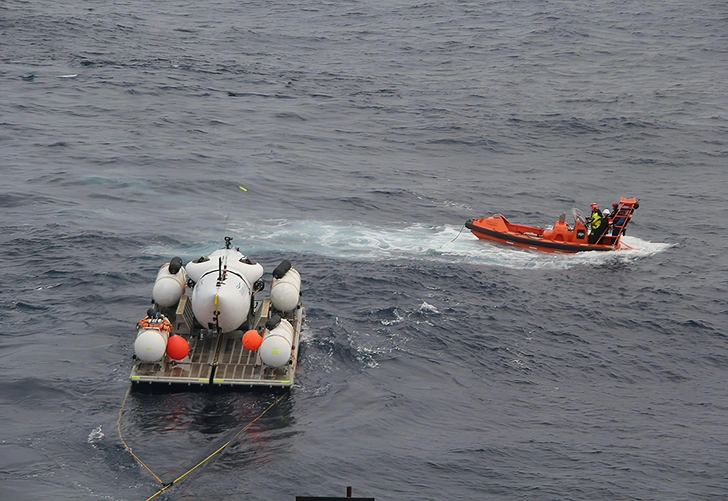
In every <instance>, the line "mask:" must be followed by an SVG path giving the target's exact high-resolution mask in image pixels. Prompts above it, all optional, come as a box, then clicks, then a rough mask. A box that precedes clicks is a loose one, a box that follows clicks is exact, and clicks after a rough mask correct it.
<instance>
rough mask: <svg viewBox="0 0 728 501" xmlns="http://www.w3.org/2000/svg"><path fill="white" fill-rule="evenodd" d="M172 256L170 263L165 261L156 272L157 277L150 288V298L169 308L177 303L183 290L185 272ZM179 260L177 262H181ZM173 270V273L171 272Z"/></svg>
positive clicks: (185, 277)
mask: <svg viewBox="0 0 728 501" xmlns="http://www.w3.org/2000/svg"><path fill="white" fill-rule="evenodd" d="M177 259H179V258H174V259H173V260H172V261H171V262H170V263H165V264H164V265H162V267H161V268H160V269H159V273H157V279H156V280H155V282H154V288H153V289H152V299H154V302H155V303H157V304H158V305H159V306H161V307H163V308H169V307H171V306H174V305H176V304H177V303H179V300H180V298H181V297H182V294H184V291H185V284H186V283H187V273H185V269H184V268H182V267H181V266H177V263H176V262H175V260H177ZM181 262H182V261H181V260H180V261H179V263H180V264H181ZM172 272H174V273H172Z"/></svg>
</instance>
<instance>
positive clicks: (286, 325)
mask: <svg viewBox="0 0 728 501" xmlns="http://www.w3.org/2000/svg"><path fill="white" fill-rule="evenodd" d="M292 346H293V326H292V325H291V324H290V322H289V321H288V320H286V319H285V318H284V319H281V323H279V324H278V325H277V326H276V327H275V328H273V329H272V330H270V331H268V330H266V332H265V334H264V335H263V342H262V343H261V344H260V348H259V349H258V353H260V359H261V360H262V361H263V363H264V364H265V365H270V366H271V367H282V366H284V365H286V364H287V363H288V361H289V360H290V359H291V347H292Z"/></svg>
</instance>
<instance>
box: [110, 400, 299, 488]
mask: <svg viewBox="0 0 728 501" xmlns="http://www.w3.org/2000/svg"><path fill="white" fill-rule="evenodd" d="M289 392H290V391H286V392H285V393H284V394H283V395H281V396H280V397H278V399H276V401H275V402H273V403H272V404H270V405H269V406H268V407H267V408H266V409H265V410H264V411H263V412H261V413H260V414H258V416H257V417H256V418H255V419H253V420H252V421H251V422H250V423H248V424H246V425H245V426H243V427H242V428H240V430H238V432H237V433H235V435H233V437H232V438H231V439H230V440H228V441H227V442H225V443H224V444H223V445H221V446H220V447H219V448H218V449H217V450H216V451H215V452H213V453H212V454H210V455H209V456H207V457H206V458H205V459H203V460H202V461H200V462H199V463H197V464H196V465H195V466H193V467H192V468H190V469H189V470H187V471H186V472H184V473H183V474H182V475H180V476H179V477H177V478H175V479H174V480H172V481H171V482H170V483H168V484H165V483H164V482H162V479H161V478H159V477H158V476H157V475H156V474H155V473H154V472H153V471H152V470H151V469H150V468H149V467H148V466H147V465H146V464H144V461H142V460H141V459H139V457H138V456H137V455H136V454H134V453H133V452H132V450H131V447H129V446H128V445H127V444H126V442H125V441H124V437H122V435H121V416H122V415H123V414H124V406H125V405H126V400H127V399H128V398H129V393H131V387H129V388H128V389H127V390H126V395H124V401H123V402H122V403H121V409H119V418H118V419H117V420H116V429H117V430H118V431H119V440H121V443H122V444H124V448H125V449H126V451H127V452H128V453H129V454H131V455H132V457H133V458H134V459H136V461H137V463H139V464H140V465H142V466H143V467H144V469H146V470H147V471H148V472H149V473H150V474H151V475H152V476H153V477H154V478H155V479H156V480H157V482H159V483H160V484H162V485H163V487H162V488H161V489H159V490H158V491H157V492H156V493H155V494H154V495H153V496H151V497H149V498H147V499H146V501H149V500H150V499H154V498H156V497H157V496H159V495H160V494H161V493H163V492H164V491H166V490H167V489H169V488H170V487H172V486H173V485H174V484H176V483H177V482H179V481H180V480H182V479H183V478H185V477H186V476H187V475H189V474H190V473H192V472H193V471H195V470H196V469H197V468H199V467H200V466H202V465H203V464H205V463H206V462H208V461H209V460H210V459H212V458H213V457H215V456H216V455H217V454H219V453H220V452H221V451H222V450H223V449H225V447H227V446H228V445H230V444H231V443H232V442H233V440H235V439H236V438H238V437H239V436H240V434H241V433H243V432H244V431H245V430H247V429H248V428H250V427H251V426H252V425H253V423H255V422H256V421H257V420H259V419H260V418H262V417H263V416H264V415H265V413H266V412H268V411H269V410H271V409H272V408H273V406H274V405H276V404H277V403H279V402H280V401H281V400H283V398H284V397H286V395H288V393H289Z"/></svg>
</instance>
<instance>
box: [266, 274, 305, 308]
mask: <svg viewBox="0 0 728 501" xmlns="http://www.w3.org/2000/svg"><path fill="white" fill-rule="evenodd" d="M300 298H301V275H300V274H299V273H298V271H297V270H296V269H295V268H290V269H289V270H288V271H287V272H286V273H285V274H284V275H283V276H282V277H280V278H276V277H275V275H274V276H273V282H271V286H270V301H271V303H273V307H274V308H275V309H277V310H278V311H291V310H293V309H294V308H295V307H296V306H297V305H298V302H299V300H300Z"/></svg>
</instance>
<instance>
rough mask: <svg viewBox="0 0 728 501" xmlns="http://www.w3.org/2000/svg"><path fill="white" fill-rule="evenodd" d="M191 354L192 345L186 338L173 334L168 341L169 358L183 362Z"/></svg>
mask: <svg viewBox="0 0 728 501" xmlns="http://www.w3.org/2000/svg"><path fill="white" fill-rule="evenodd" d="M189 352H190V344H189V343H188V342H187V340H186V339H185V338H183V337H182V336H179V335H175V334H172V335H171V336H169V339H168V340H167V356H168V357H169V358H171V359H172V360H182V359H183V358H185V357H186V356H187V354H188V353H189Z"/></svg>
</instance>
